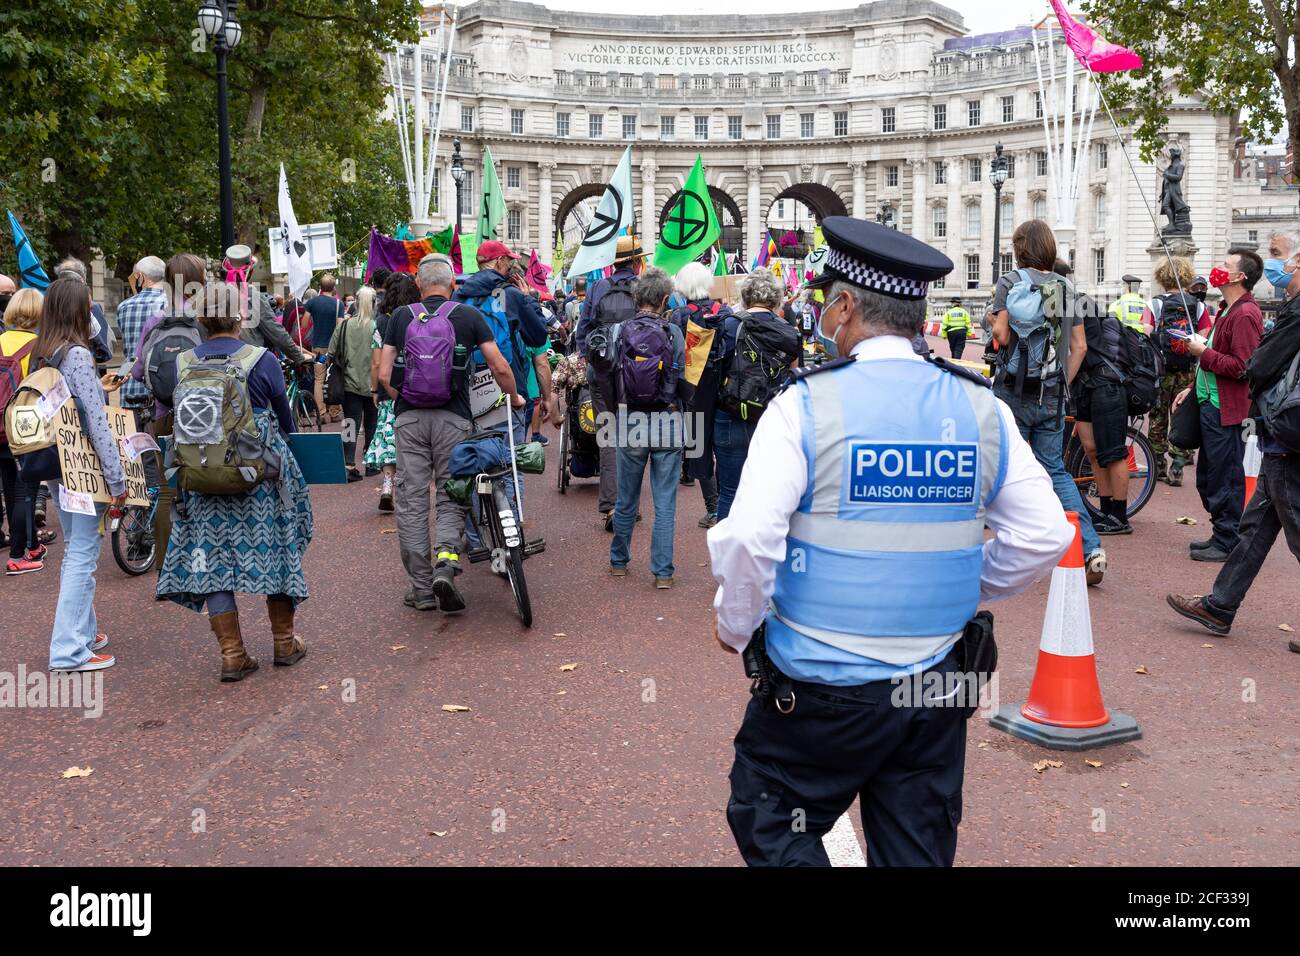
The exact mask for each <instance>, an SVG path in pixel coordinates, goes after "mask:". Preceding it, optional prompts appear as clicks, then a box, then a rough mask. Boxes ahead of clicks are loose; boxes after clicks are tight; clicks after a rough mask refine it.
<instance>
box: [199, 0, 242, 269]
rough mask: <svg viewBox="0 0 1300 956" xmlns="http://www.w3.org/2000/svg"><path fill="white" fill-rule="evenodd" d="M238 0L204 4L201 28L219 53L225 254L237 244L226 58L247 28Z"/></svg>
mask: <svg viewBox="0 0 1300 956" xmlns="http://www.w3.org/2000/svg"><path fill="white" fill-rule="evenodd" d="M235 7H236V0H204V4H203V6H201V7H199V13H198V20H199V27H200V28H201V29H202V30H203V33H204V34H205V35H206V36H207V38H208V39H209V40H211V41H212V43H213V46H214V47H215V49H216V51H217V153H218V155H217V172H218V174H219V175H220V177H221V251H222V254H223V255H224V254H225V251H226V249H228V248H230V247H231V246H233V245H234V244H235V193H234V186H233V184H232V183H231V173H230V108H229V104H228V102H227V84H226V54H227V53H229V52H230V51H231V50H233V49H234V48H235V47H237V46H239V41H240V40H241V39H242V38H243V36H244V28H243V27H241V26H240V25H239V19H238V16H237V14H236V11H235Z"/></svg>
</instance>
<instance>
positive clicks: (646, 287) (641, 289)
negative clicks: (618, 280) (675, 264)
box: [632, 268, 673, 310]
mask: <svg viewBox="0 0 1300 956" xmlns="http://www.w3.org/2000/svg"><path fill="white" fill-rule="evenodd" d="M672 291H673V281H672V279H669V278H668V273H666V272H664V270H663V269H653V268H652V269H646V270H645V272H642V273H641V274H640V275H639V276H637V277H636V281H635V282H633V283H632V301H633V302H634V303H635V304H636V307H637V308H638V309H640V308H646V309H656V310H657V309H659V308H661V307H662V306H663V304H664V299H666V298H668V296H669V295H671V294H672Z"/></svg>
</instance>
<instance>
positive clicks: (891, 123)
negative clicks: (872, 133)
mask: <svg viewBox="0 0 1300 956" xmlns="http://www.w3.org/2000/svg"><path fill="white" fill-rule="evenodd" d="M896 117H897V114H896V113H895V112H894V107H892V106H886V107H885V108H884V109H882V110H881V111H880V131H881V132H882V133H892V132H894V129H895V126H896V123H897V119H896ZM844 118H845V119H846V120H847V119H848V114H847V113H845V114H844ZM845 125H846V126H847V125H848V124H847V123H846V124H845Z"/></svg>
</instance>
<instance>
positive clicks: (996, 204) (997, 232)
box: [989, 143, 1007, 285]
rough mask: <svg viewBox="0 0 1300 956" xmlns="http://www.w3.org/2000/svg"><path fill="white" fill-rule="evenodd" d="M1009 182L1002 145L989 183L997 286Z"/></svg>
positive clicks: (990, 171)
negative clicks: (1004, 201) (1004, 187)
mask: <svg viewBox="0 0 1300 956" xmlns="http://www.w3.org/2000/svg"><path fill="white" fill-rule="evenodd" d="M1006 181H1007V158H1006V157H1005V156H1003V155H1002V144H1001V143H998V144H997V146H996V147H994V149H993V162H992V163H990V164H989V182H991V183H992V184H993V284H994V285H997V282H998V278H999V277H1000V272H1001V264H1002V184H1003V183H1005V182H1006Z"/></svg>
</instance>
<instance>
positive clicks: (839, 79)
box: [835, 70, 849, 86]
mask: <svg viewBox="0 0 1300 956" xmlns="http://www.w3.org/2000/svg"><path fill="white" fill-rule="evenodd" d="M835 82H836V84H837V85H839V86H848V85H849V71H848V70H836V71H835Z"/></svg>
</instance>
